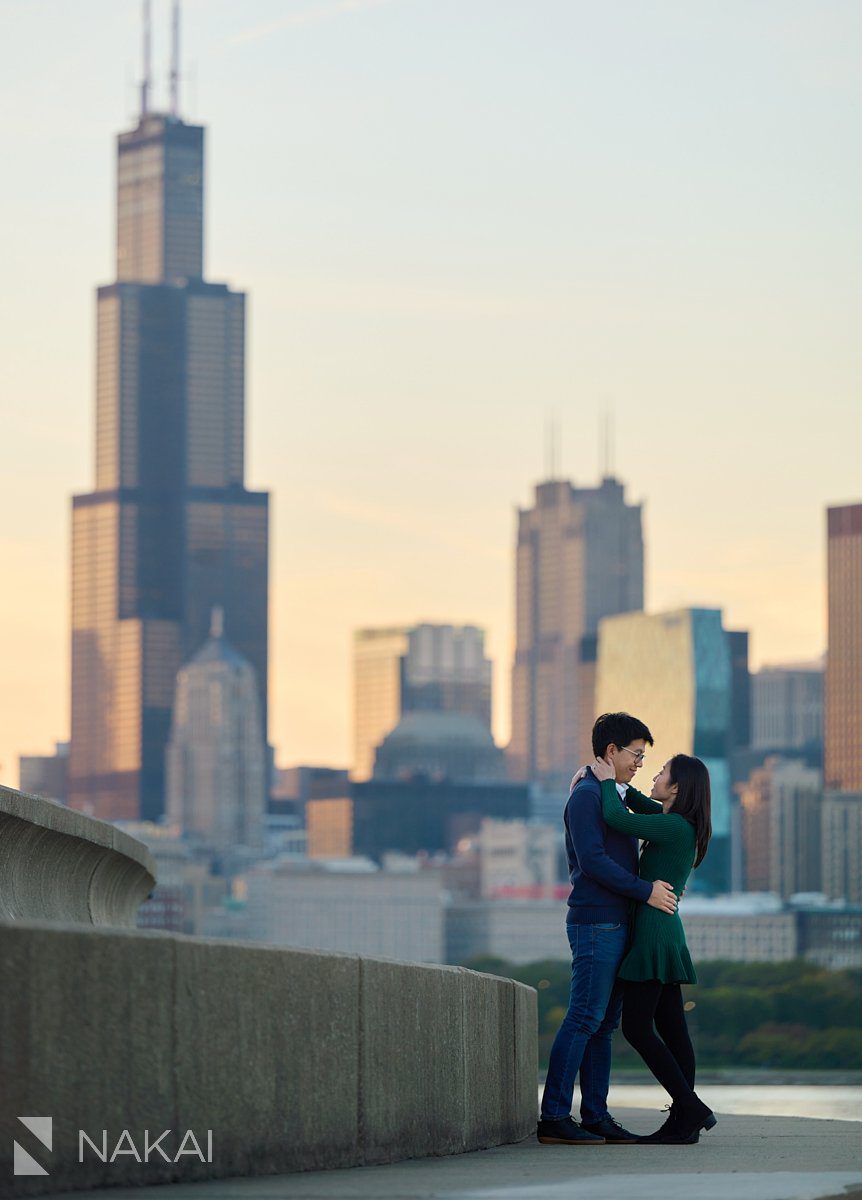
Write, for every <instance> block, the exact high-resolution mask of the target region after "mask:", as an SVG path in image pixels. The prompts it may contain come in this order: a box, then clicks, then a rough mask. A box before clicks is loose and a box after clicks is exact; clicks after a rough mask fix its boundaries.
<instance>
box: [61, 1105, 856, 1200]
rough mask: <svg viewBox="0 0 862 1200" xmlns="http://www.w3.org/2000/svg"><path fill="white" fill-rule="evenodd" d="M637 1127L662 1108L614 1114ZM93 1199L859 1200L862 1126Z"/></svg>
mask: <svg viewBox="0 0 862 1200" xmlns="http://www.w3.org/2000/svg"><path fill="white" fill-rule="evenodd" d="M615 1115H616V1116H617V1118H618V1119H619V1120H621V1121H622V1122H623V1123H624V1124H625V1125H627V1126H628V1127H629V1128H632V1129H634V1130H636V1131H637V1132H649V1131H650V1130H652V1129H654V1128H657V1126H658V1125H659V1124H661V1120H662V1119H663V1114H659V1113H654V1112H645V1111H643V1110H634V1109H630V1110H622V1109H620V1110H618V1111H617V1112H616V1113H615ZM65 1195H66V1196H67V1197H68V1196H75V1197H90V1198H91V1200H282V1198H283V1200H431V1198H436V1197H440V1198H441V1200H621V1198H625V1197H628V1196H631V1197H632V1200H825V1198H827V1197H829V1198H831V1197H847V1198H848V1200H849V1198H851V1197H852V1198H853V1200H862V1123H859V1122H851V1121H815V1120H808V1119H800V1118H795V1117H740V1116H721V1114H720V1113H719V1122H718V1125H717V1126H716V1128H715V1129H714V1130H712V1131H711V1132H710V1133H707V1134H702V1135H701V1140H700V1143H699V1144H698V1145H696V1146H597V1147H590V1148H588V1149H570V1148H569V1147H566V1146H540V1145H539V1144H538V1143H537V1142H536V1141H535V1139H534V1138H529V1139H527V1140H525V1141H523V1142H519V1143H517V1144H515V1145H512V1146H500V1147H496V1148H494V1149H491V1150H482V1151H475V1152H472V1153H469V1154H459V1155H452V1156H449V1157H445V1158H421V1159H411V1160H410V1161H407V1162H400V1163H393V1164H390V1165H387V1166H382V1167H353V1168H350V1169H348V1170H336V1171H314V1172H304V1173H301V1174H296V1175H271V1176H264V1177H258V1178H249V1179H247V1178H242V1179H220V1180H213V1181H212V1182H203V1183H191V1184H182V1185H179V1184H165V1185H162V1186H158V1187H152V1188H151V1187H135V1188H112V1189H110V1190H109V1191H104V1190H99V1191H98V1192H96V1191H92V1192H90V1191H88V1192H75V1193H65Z"/></svg>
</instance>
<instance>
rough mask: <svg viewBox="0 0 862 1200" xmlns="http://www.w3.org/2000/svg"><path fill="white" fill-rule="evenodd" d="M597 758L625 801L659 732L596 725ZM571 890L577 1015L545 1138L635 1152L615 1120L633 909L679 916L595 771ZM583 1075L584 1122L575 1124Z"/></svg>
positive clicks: (573, 833) (575, 832)
mask: <svg viewBox="0 0 862 1200" xmlns="http://www.w3.org/2000/svg"><path fill="white" fill-rule="evenodd" d="M592 742H593V753H594V754H595V756H596V758H605V759H607V761H608V762H609V763H610V764H611V765H612V766H613V768H614V774H615V779H616V785H617V791H618V792H619V793H620V803H621V804H622V803H623V801H624V798H625V794H626V790H627V788H628V785H629V784H630V783H631V781H632V779H633V778H634V776H635V773H636V772H637V770H638V768H639V767H640V766H641V764H642V763H643V760H644V752H645V750H646V746H647V743H649V745H650V746H651V745H652V744H653V738H652V734H651V733H650V731H649V729H648V728H647V727H646V725H644V723H643V721H639V720H638V719H637V717H633V716H630V715H629V713H605V714H604V716H601V717H599V719H598V720H597V721H596V723H595V725H594V726H593V736H592ZM563 820H564V824H565V830H566V854H567V856H568V860H569V879H570V881H571V884H572V890H571V893H570V895H569V900H568V916H567V918H566V932H567V933H568V937H569V945H570V946H571V950H572V986H571V994H570V997H569V1009H568V1012H567V1013H566V1016H565V1018H564V1019H563V1023H562V1025H561V1026H560V1029H559V1032H558V1033H557V1036H556V1038H555V1040H554V1044H553V1046H552V1047H551V1057H550V1061H549V1063H548V1075H547V1079H546V1080H545V1090H544V1093H543V1095H542V1113H541V1119H540V1121H539V1124H538V1126H537V1130H536V1136H537V1137H538V1139H539V1141H540V1142H542V1143H543V1144H544V1145H551V1146H559V1145H565V1146H601V1145H604V1144H606V1143H613V1144H615V1145H633V1144H634V1142H635V1140H636V1136H637V1135H636V1134H633V1133H630V1132H629V1131H628V1130H627V1129H623V1127H622V1125H620V1123H619V1122H618V1121H615V1120H614V1119H613V1117H612V1116H611V1115H610V1114H609V1112H608V1084H609V1080H610V1073H611V1034H612V1033H613V1031H614V1030H615V1029H616V1027H617V1025H618V1024H619V1020H620V1010H621V1008H622V989H621V988H620V986H619V985H618V984H617V982H616V977H617V970H618V968H619V965H620V962H621V961H622V959H623V956H624V954H625V951H626V942H627V939H628V920H629V902H630V901H631V900H635V901H638V902H639V903H641V904H651V905H652V906H653V907H654V908H658V909H661V910H662V911H663V912H667V913H673V912H675V911H676V896H675V894H674V891H673V888H672V887H671V886H670V884H669V883H665V882H664V881H663V880H657V881H656V882H655V883H648V882H647V881H646V880H645V879H638V843H637V839H636V838H634V837H630V836H628V835H627V834H621V833H617V832H616V831H615V830H613V829H610V828H609V827H608V826H607V825H606V824H605V822H604V819H603V818H602V796H601V785H600V784H599V782H598V780H597V779H596V778H595V776H594V775H593V774H592V772H588V773H587V775H586V778H584V779H581V780H580V781H579V782H578V783H577V784H575V786H574V788H573V790H572V793H571V795H570V796H569V799H568V803H567V804H566V809H565V814H564V818H563ZM578 1074H580V1082H581V1124H580V1125H577V1124H576V1123H575V1121H573V1120H572V1116H571V1111H572V1096H573V1092H574V1086H575V1078H576V1076H577V1075H578Z"/></svg>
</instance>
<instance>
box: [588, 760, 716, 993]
mask: <svg viewBox="0 0 862 1200" xmlns="http://www.w3.org/2000/svg"><path fill="white" fill-rule="evenodd" d="M625 803H626V804H628V805H630V806H631V807H632V808H635V809H637V812H636V813H630V812H628V811H627V809H625V808H624V807H623V803H622V801H621V800H620V795H619V792H618V791H617V787H616V784H615V783H614V781H613V779H605V780H604V781H603V782H602V815H603V816H604V818H605V821H606V822H607V823H608V825H610V826H611V827H612V828H613V829H618V830H619V831H620V832H621V833H630V834H634V836H635V837H638V838H642V839H643V840H644V842H645V845H644V848H643V851H642V853H641V861H640V870H639V872H638V873H639V875H640V877H641V879H646V880H648V881H649V882H650V883H655V881H656V880H657V879H663V880H664V881H665V883H669V884H670V885H671V887H672V888H673V890H674V891H675V892H676V894H677V896H680V895H681V894H682V890H683V888H684V887H685V885H686V880H687V879H688V877H689V874H690V873H691V869H692V867H693V865H694V859H695V854H696V850H697V843H696V839H695V833H694V826H693V825H692V824H691V823H690V822H689V821H686V819H685V817H680V816H678V815H676V814H675V813H674V812H673V811H671V812H668V813H665V812H663V810H662V806H661V805H660V804H659V803H658V802H657V801H656V800H650V799H649V797H647V796H644V795H642V794H641V793H640V792H637V791H635V789H634V788H632V787H630V788H629V789H628V791H627V792H626V799H625ZM633 907H634V918H633V921H632V937H631V942H630V944H629V951H628V954H626V956H625V958H624V959H623V961H622V963H621V965H620V969H619V977H620V979H631V980H638V981H642V980H646V979H659V980H661V982H662V983H697V974H696V973H695V969H694V966H693V965H692V961H691V955H690V954H689V952H688V946H686V944H685V930H684V929H683V927H682V921H681V920H680V919H679V913H678V912H676V913H674V914H673V915H671V914H670V913H665V912H661V911H660V910H659V909H657V908H652V907H651V906H650V905H649V904H635V905H634V906H633Z"/></svg>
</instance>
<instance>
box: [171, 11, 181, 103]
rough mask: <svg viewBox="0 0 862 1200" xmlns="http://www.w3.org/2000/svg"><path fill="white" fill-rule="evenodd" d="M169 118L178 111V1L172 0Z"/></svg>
mask: <svg viewBox="0 0 862 1200" xmlns="http://www.w3.org/2000/svg"><path fill="white" fill-rule="evenodd" d="M170 82H171V116H172V117H178V116H179V109H180V0H174V3H173V11H172V13H171V76H170Z"/></svg>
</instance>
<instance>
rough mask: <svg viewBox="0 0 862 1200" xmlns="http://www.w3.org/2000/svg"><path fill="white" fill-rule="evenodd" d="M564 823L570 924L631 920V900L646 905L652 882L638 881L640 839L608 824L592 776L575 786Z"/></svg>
mask: <svg viewBox="0 0 862 1200" xmlns="http://www.w3.org/2000/svg"><path fill="white" fill-rule="evenodd" d="M620 804H622V801H620ZM563 821H564V823H565V826H566V855H567V856H568V860H569V880H570V882H571V885H572V890H571V893H570V895H569V899H568V905H569V912H568V916H567V918H566V920H567V921H568V922H570V923H572V924H576V925H605V924H619V923H623V922H626V921H628V919H629V900H639V901H641V903H646V901H647V900H649V898H650V894H651V893H652V884H651V883H648V882H647V880H645V879H638V840H637V838H635V837H631V836H629V835H628V834H626V833H618V832H617V830H616V829H611V828H610V826H609V825H606V824H605V820H604V817H603V816H602V788H601V784H600V783H599V781H598V780H597V779H596V777H595V776H594V775H593V774H592V772H590V773H589V774H588V775H587V776H586V777H585V778H584V779H582V780H581V781H580V782H579V783H577V784H576V785H575V789H574V791H573V792H572V794H571V795H570V796H569V799H568V802H567V804H566V811H565V813H564V816H563Z"/></svg>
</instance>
